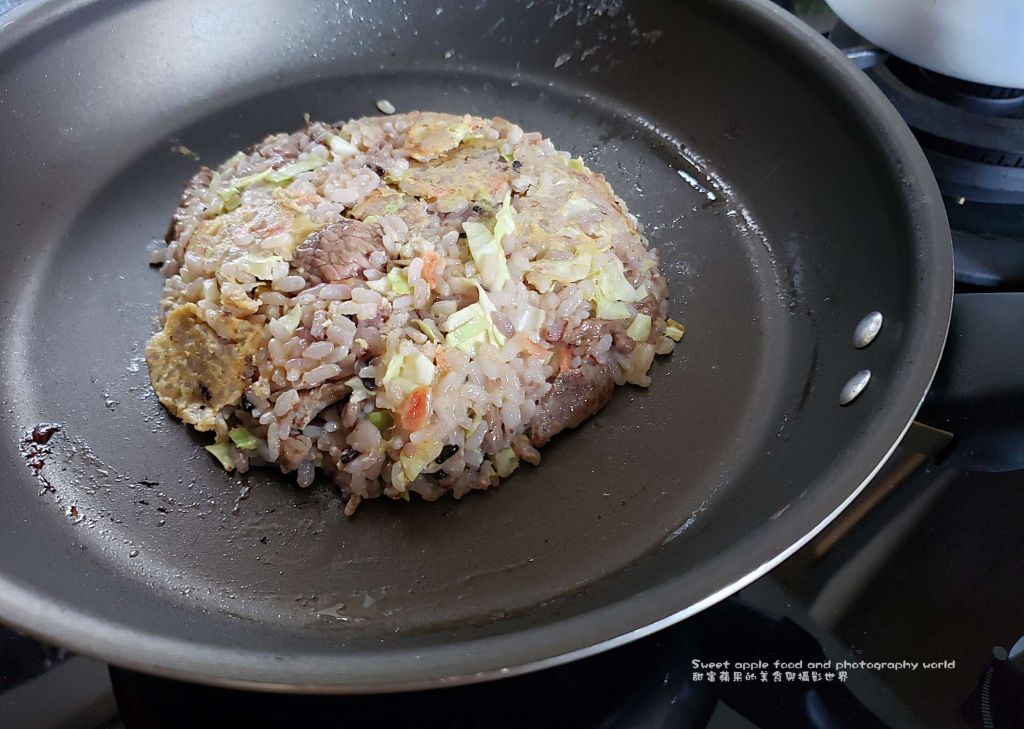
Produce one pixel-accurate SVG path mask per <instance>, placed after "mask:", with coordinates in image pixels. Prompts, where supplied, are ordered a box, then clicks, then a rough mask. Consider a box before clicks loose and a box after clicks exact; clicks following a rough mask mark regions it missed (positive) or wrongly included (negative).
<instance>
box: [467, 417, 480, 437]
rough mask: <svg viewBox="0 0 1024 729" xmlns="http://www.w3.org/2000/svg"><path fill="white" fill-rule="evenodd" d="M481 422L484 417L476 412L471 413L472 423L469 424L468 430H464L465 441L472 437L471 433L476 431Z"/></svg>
mask: <svg viewBox="0 0 1024 729" xmlns="http://www.w3.org/2000/svg"><path fill="white" fill-rule="evenodd" d="M482 422H484V416H483V415H481V414H480V413H478V412H474V413H473V422H472V423H470V426H469V427H468V428H466V438H467V439H469V438H472V437H473V433H475V432H476V429H477V428H479V427H480V423H482Z"/></svg>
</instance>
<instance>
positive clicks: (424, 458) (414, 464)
mask: <svg viewBox="0 0 1024 729" xmlns="http://www.w3.org/2000/svg"><path fill="white" fill-rule="evenodd" d="M442 447H443V446H442V445H441V444H440V443H436V442H430V441H427V442H424V443H419V444H417V446H416V449H415V450H414V451H413V453H412V454H411V455H402V456H400V457H399V459H398V462H399V463H400V464H402V473H404V474H405V478H406V479H407V480H406V483H409V481H412V480H414V479H415V478H416V477H417V476H419V475H420V474H421V473H422V472H423V470H424V469H425V468H427V466H429V465H430V464H431V462H433V460H434V459H435V458H437V457H438V456H439V455H440V454H441V448H442ZM404 485H405V484H403V486H404Z"/></svg>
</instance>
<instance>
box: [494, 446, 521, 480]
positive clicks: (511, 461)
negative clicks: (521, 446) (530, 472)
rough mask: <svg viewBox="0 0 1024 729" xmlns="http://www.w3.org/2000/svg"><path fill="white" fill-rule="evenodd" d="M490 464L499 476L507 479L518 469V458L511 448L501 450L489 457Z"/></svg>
mask: <svg viewBox="0 0 1024 729" xmlns="http://www.w3.org/2000/svg"><path fill="white" fill-rule="evenodd" d="M491 463H492V464H493V465H494V470H495V471H496V472H497V474H498V475H499V476H501V477H502V478H507V477H508V476H511V475H512V472H513V471H515V470H516V469H517V468H518V467H519V456H517V455H516V453H515V451H513V450H512V449H511V448H503V449H502V450H500V451H498V452H497V453H495V454H494V455H493V456H491Z"/></svg>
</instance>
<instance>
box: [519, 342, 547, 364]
mask: <svg viewBox="0 0 1024 729" xmlns="http://www.w3.org/2000/svg"><path fill="white" fill-rule="evenodd" d="M523 339H524V344H523V350H524V351H526V352H527V353H528V354H529V355H530V356H531V357H540V358H541V360H543V361H544V362H547V361H548V360H549V359H550V358H551V350H550V349H548V348H547V347H545V346H543V345H540V344H537V343H536V342H535V341H533V340H532V339H530V338H529V337H524V338H523Z"/></svg>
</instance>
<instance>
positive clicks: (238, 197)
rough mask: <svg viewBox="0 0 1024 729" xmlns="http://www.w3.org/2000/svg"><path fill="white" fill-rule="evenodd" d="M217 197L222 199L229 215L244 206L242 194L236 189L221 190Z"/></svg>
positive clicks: (222, 203) (225, 188)
mask: <svg viewBox="0 0 1024 729" xmlns="http://www.w3.org/2000/svg"><path fill="white" fill-rule="evenodd" d="M217 197H219V198H220V200H221V206H222V207H223V209H224V211H225V212H228V213H230V212H231V211H232V210H234V209H235V208H237V207H238V206H239V205H241V204H242V193H240V192H239V191H238V188H236V187H224V188H221V189H220V190H218V191H217Z"/></svg>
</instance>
